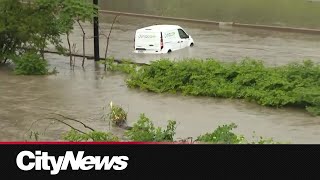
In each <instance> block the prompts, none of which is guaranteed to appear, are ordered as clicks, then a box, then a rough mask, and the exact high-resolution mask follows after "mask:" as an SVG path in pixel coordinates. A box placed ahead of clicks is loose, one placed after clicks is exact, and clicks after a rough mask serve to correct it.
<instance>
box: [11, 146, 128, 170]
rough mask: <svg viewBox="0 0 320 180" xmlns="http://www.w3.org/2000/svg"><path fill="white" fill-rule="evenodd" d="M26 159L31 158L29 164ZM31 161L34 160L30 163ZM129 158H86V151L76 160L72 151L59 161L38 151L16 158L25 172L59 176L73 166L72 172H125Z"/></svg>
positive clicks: (24, 152)
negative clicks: (43, 171) (46, 172)
mask: <svg viewBox="0 0 320 180" xmlns="http://www.w3.org/2000/svg"><path fill="white" fill-rule="evenodd" d="M25 157H28V158H29V162H28V164H24V163H23V160H24V158H25ZM30 160H34V161H33V162H30ZM126 161H129V157H127V156H112V157H110V156H103V157H101V156H86V157H84V151H79V152H78V153H77V156H76V158H75V156H74V154H73V152H72V151H67V152H66V153H65V155H64V156H59V157H58V158H57V159H56V157H55V156H49V155H48V152H41V151H36V152H35V153H33V152H30V151H22V152H20V153H19V154H18V156H17V158H16V164H17V166H18V167H19V168H20V169H21V170H23V171H30V170H32V169H35V170H37V171H40V170H46V171H50V174H51V175H56V174H58V173H59V172H60V171H61V170H67V169H68V166H69V165H70V166H71V169H72V170H79V169H80V170H83V171H88V170H91V169H94V170H102V169H103V170H111V169H114V170H116V171H119V170H124V169H126V168H127V166H128V163H127V162H126Z"/></svg>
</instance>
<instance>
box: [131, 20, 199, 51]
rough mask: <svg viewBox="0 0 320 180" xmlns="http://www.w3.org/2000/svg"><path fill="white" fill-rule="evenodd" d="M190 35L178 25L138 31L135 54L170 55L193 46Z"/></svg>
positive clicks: (151, 27) (155, 26)
mask: <svg viewBox="0 0 320 180" xmlns="http://www.w3.org/2000/svg"><path fill="white" fill-rule="evenodd" d="M193 45H194V41H193V39H192V37H191V36H190V35H188V34H187V33H186V31H184V30H183V28H181V27H180V26H177V25H153V26H148V27H145V28H141V29H138V30H137V31H136V34H135V38H134V52H135V53H153V54H163V53H170V52H172V51H176V50H179V49H183V48H186V47H189V46H193Z"/></svg>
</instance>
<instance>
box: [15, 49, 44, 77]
mask: <svg viewBox="0 0 320 180" xmlns="http://www.w3.org/2000/svg"><path fill="white" fill-rule="evenodd" d="M14 64H15V69H14V72H15V73H16V74H18V75H46V74H48V73H49V71H48V63H47V61H46V60H44V59H42V57H41V56H40V55H39V54H37V53H34V52H26V53H24V54H22V55H21V56H17V57H15V58H14Z"/></svg>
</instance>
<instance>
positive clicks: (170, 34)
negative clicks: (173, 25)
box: [164, 32, 176, 38]
mask: <svg viewBox="0 0 320 180" xmlns="http://www.w3.org/2000/svg"><path fill="white" fill-rule="evenodd" d="M175 34H176V33H175V32H171V33H167V34H165V35H164V37H165V38H169V37H172V36H174V35H175Z"/></svg>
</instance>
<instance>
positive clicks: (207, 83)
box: [117, 59, 320, 115]
mask: <svg viewBox="0 0 320 180" xmlns="http://www.w3.org/2000/svg"><path fill="white" fill-rule="evenodd" d="M117 66H121V65H117ZM123 66H124V65H123ZM118 69H121V68H118ZM127 72H131V71H127ZM129 74H130V76H129V78H128V79H127V85H128V86H129V87H131V88H139V89H141V90H146V91H152V92H156V93H182V94H184V95H192V96H208V97H222V98H238V99H246V100H248V101H255V102H257V103H258V104H260V105H263V106H270V107H276V108H280V107H284V106H295V107H303V108H305V109H306V110H307V111H308V112H310V113H311V114H313V115H320V113H319V112H320V81H319V78H320V66H319V65H315V64H314V63H312V62H311V61H310V60H308V61H304V62H303V63H290V64H288V65H284V66H278V67H267V66H264V64H263V63H262V62H261V61H257V60H252V59H244V60H242V61H241V62H237V63H222V62H219V61H217V60H214V59H207V60H197V59H185V60H181V61H171V60H168V59H161V60H158V61H154V62H152V63H151V64H150V66H144V67H141V68H140V69H136V70H135V71H133V72H131V73H129Z"/></svg>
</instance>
